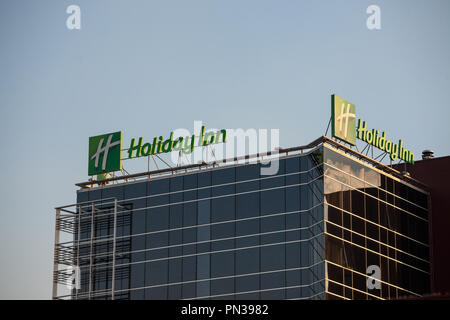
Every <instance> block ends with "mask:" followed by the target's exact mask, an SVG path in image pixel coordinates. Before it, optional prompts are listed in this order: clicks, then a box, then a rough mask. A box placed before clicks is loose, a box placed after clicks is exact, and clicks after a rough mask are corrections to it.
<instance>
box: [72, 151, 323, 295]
mask: <svg viewBox="0 0 450 320" xmlns="http://www.w3.org/2000/svg"><path fill="white" fill-rule="evenodd" d="M322 159H323V156H322V148H318V149H317V150H316V151H314V152H311V153H309V154H304V155H295V156H291V157H286V158H283V159H280V160H279V170H278V172H277V174H276V175H270V176H262V175H261V164H259V163H258V164H246V165H236V166H228V167H222V168H220V167H219V168H215V169H211V170H202V171H197V172H194V173H187V174H184V175H178V176H170V177H164V178H159V179H151V180H147V181H143V182H136V183H128V184H122V185H111V186H105V187H100V188H96V189H93V190H80V191H79V192H78V199H77V202H78V203H84V204H82V205H80V206H79V211H81V212H82V213H83V214H82V215H81V216H82V218H81V222H80V230H81V232H80V256H81V257H83V258H82V259H80V263H79V265H80V268H81V280H82V281H81V288H80V290H78V291H77V292H76V298H78V299H87V298H91V299H110V298H112V290H113V288H112V278H113V277H112V274H113V273H114V299H302V298H303V299H324V298H325V281H324V280H325V278H324V276H325V269H324V266H325V265H324V233H323V228H324V225H323V223H324V220H323V217H324V214H323V164H322ZM113 199H117V207H116V209H114V200H113ZM91 201H96V202H95V205H94V206H93V205H92V203H91ZM93 207H94V209H93ZM92 210H94V214H92ZM114 210H117V222H116V223H117V229H116V230H117V234H116V245H115V246H116V250H115V252H116V253H115V258H114V257H113V251H114V250H113V245H114V244H113V232H114V227H113V226H114ZM97 211H98V213H97ZM83 216H84V217H83ZM91 227H93V230H94V233H93V238H92V239H91V233H90V230H91ZM77 239H78V238H77V236H76V239H75V242H78V241H77ZM91 252H92V254H91ZM113 261H115V264H114V271H113V270H112V264H113ZM74 292H75V291H74ZM74 294H75V293H74Z"/></svg>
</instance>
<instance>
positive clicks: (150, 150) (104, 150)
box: [88, 126, 227, 176]
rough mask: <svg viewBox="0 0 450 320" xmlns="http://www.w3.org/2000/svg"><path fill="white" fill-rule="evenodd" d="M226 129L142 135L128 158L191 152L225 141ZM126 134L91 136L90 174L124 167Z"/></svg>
mask: <svg viewBox="0 0 450 320" xmlns="http://www.w3.org/2000/svg"><path fill="white" fill-rule="evenodd" d="M226 139H227V131H226V130H225V129H222V130H219V131H217V132H205V126H202V128H201V130H200V135H199V136H196V135H192V136H187V137H178V138H176V139H174V138H173V132H171V133H170V135H169V137H168V138H167V139H164V137H163V136H159V137H155V138H153V140H152V142H151V143H150V142H145V141H144V139H143V138H142V137H139V139H135V138H133V139H131V141H130V145H129V147H128V149H127V153H128V159H132V158H139V157H146V156H150V155H155V154H161V153H168V152H172V151H181V152H183V153H185V154H189V153H192V152H193V151H194V148H195V147H196V146H199V147H206V146H208V145H211V144H217V143H225V142H226ZM122 145H123V134H122V132H121V131H118V132H113V133H108V134H103V135H99V136H95V137H90V138H89V162H88V174H89V175H90V176H92V175H97V174H103V173H106V172H112V171H118V170H122V159H123V158H122Z"/></svg>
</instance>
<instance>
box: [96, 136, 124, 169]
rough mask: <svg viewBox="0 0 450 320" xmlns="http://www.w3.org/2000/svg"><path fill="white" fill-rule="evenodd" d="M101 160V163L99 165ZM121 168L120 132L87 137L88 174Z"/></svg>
mask: <svg viewBox="0 0 450 320" xmlns="http://www.w3.org/2000/svg"><path fill="white" fill-rule="evenodd" d="M100 162H101V165H100ZM121 169H122V132H120V131H119V132H114V133H108V134H104V135H100V136H95V137H90V138H89V175H95V174H100V173H105V172H110V171H117V170H121Z"/></svg>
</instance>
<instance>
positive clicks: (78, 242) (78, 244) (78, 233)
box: [75, 205, 83, 300]
mask: <svg viewBox="0 0 450 320" xmlns="http://www.w3.org/2000/svg"><path fill="white" fill-rule="evenodd" d="M82 212H83V209H82V206H81V205H79V206H78V216H77V217H78V224H77V225H78V227H77V235H78V238H77V257H76V260H77V268H78V270H80V271H79V273H78V276H79V277H80V279H75V281H79V282H78V283H80V284H81V267H80V236H81V213H82ZM80 289H81V288H80ZM78 290H79V289H78V285H75V299H76V300H78Z"/></svg>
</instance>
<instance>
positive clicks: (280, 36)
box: [0, 0, 450, 299]
mask: <svg viewBox="0 0 450 320" xmlns="http://www.w3.org/2000/svg"><path fill="white" fill-rule="evenodd" d="M71 4H76V5H78V6H80V8H81V30H69V29H67V27H66V19H67V17H68V16H69V15H68V14H67V13H66V8H67V7H68V6H69V5H71ZM371 4H376V5H378V6H379V7H380V8H381V30H368V28H367V27H366V19H367V17H368V14H366V8H367V7H368V6H369V5H371ZM449 18H450V1H448V0H442V1H438V0H423V1H412V0H404V1H401V0H396V1H381V0H371V1H366V0H352V1H349V0H345V1H344V0H340V1H338V0H335V1H331V0H330V1H325V0H321V1H318V0H309V1H306V0H305V1H300V0H297V1H294V0H292V1H287V0H277V1H275V0H270V1H269V0H246V1H241V0H239V1H238V0H220V1H219V0H201V1H199V0H179V1H175V0H159V1H148V0H142V1H138V0H134V1H125V0H120V1H119V0H107V1H106V0H103V1H100V0H96V1H93V0H70V1H67V0H54V1H49V0H40V1H32V0H30V1H24V0H1V1H0V142H1V146H2V152H1V158H0V165H1V173H0V174H1V179H0V194H1V198H0V199H1V209H0V214H1V219H2V222H1V225H0V228H1V229H0V259H1V267H0V268H1V269H0V270H1V272H0V298H2V299H5V298H6V299H9V298H13V299H16V298H23V299H31V298H35V299H49V298H50V297H51V283H52V278H51V274H52V267H53V260H52V259H53V240H54V217H55V211H54V207H55V206H59V205H64V204H69V203H73V202H75V191H76V187H75V185H74V184H75V183H77V182H81V181H85V180H86V179H87V178H88V177H87V151H88V137H89V136H93V135H98V134H103V133H107V132H113V131H118V130H122V131H124V134H125V141H128V139H129V138H132V137H134V136H137V137H139V136H141V135H144V136H146V137H148V138H153V137H154V136H157V135H160V134H162V135H166V134H168V133H169V132H170V131H171V130H172V129H176V128H188V129H191V130H192V127H193V121H194V120H202V121H203V122H204V123H206V125H207V126H208V127H214V128H244V129H247V128H267V129H271V128H278V129H280V143H281V146H283V147H290V146H296V145H302V144H306V143H309V142H311V141H312V140H314V139H315V138H317V137H319V136H320V135H323V134H324V132H325V129H326V126H327V123H328V119H329V116H330V95H331V94H332V93H336V94H338V95H340V96H341V97H343V98H344V99H347V100H349V101H351V102H353V103H354V104H355V105H356V108H357V109H356V112H357V117H361V118H363V119H365V120H367V121H368V126H369V127H370V128H377V129H380V130H386V132H387V133H388V135H389V136H390V137H392V139H393V140H394V141H395V140H396V139H399V138H403V140H404V143H405V146H407V147H409V149H411V150H412V151H413V152H414V153H415V154H416V159H417V158H420V154H421V151H422V150H423V149H428V148H431V149H433V150H434V151H435V154H436V156H446V155H450V144H449V142H448V139H449V138H450V129H449V125H448V122H449V119H450V111H449V107H450V106H449V103H448V97H449V89H450V59H449V57H450V41H449V39H450V19H449Z"/></svg>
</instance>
